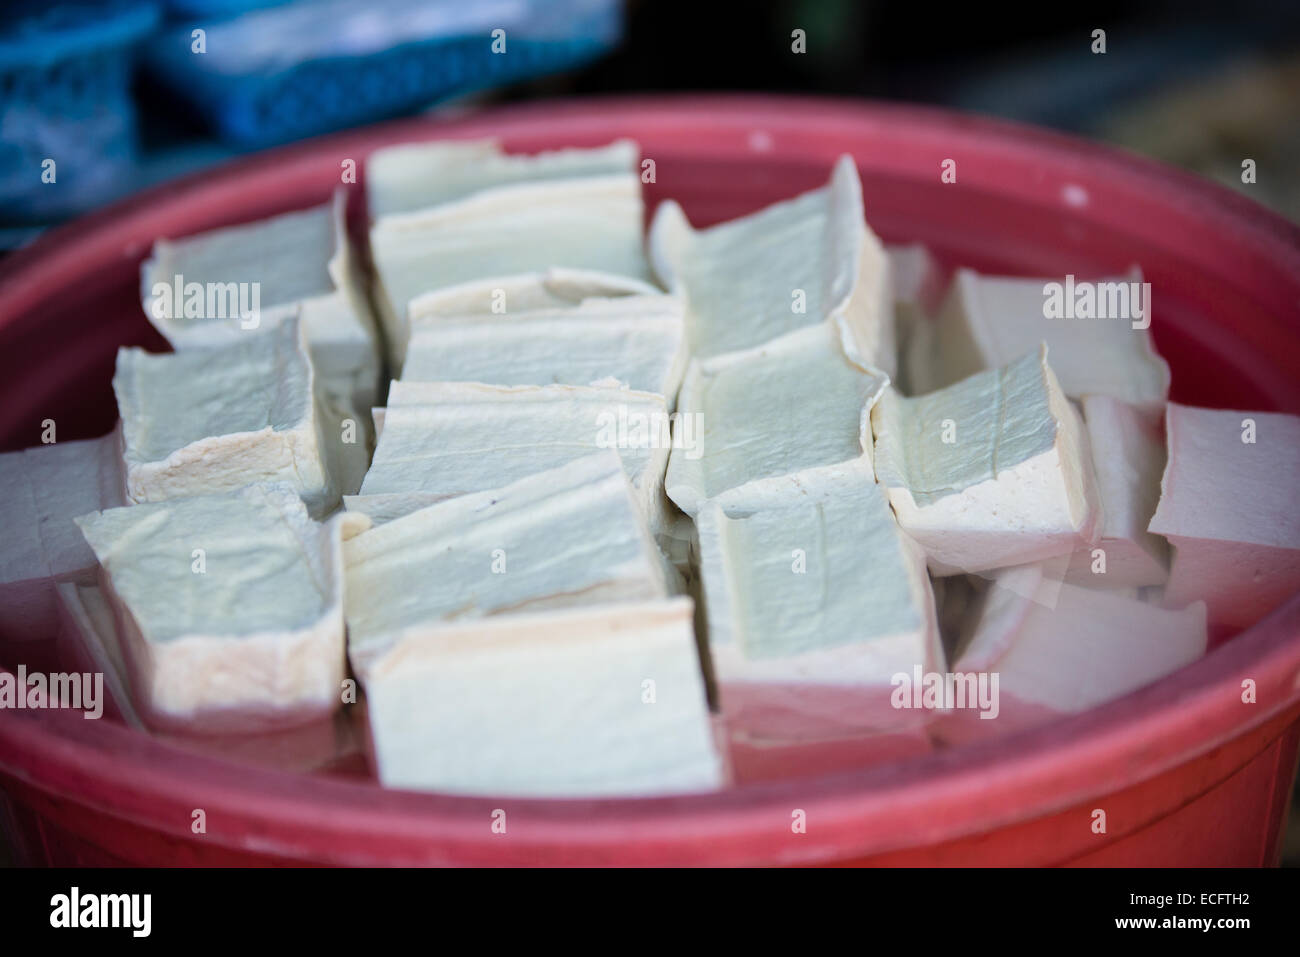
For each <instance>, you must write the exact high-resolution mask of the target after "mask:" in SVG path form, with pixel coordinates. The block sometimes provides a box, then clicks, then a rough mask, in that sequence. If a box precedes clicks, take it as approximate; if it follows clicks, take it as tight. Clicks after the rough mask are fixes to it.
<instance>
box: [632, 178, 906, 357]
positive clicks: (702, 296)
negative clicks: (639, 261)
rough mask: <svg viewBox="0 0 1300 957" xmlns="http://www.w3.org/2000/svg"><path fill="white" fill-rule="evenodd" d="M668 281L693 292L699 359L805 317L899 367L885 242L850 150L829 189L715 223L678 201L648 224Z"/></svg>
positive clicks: (693, 346)
mask: <svg viewBox="0 0 1300 957" xmlns="http://www.w3.org/2000/svg"><path fill="white" fill-rule="evenodd" d="M650 256H651V261H652V262H653V263H654V268H655V271H656V272H657V274H658V275H659V278H660V280H661V281H662V282H663V283H664V284H665V286H666V287H667V288H668V289H669V290H670V291H672V292H675V293H678V294H680V295H682V296H683V297H684V298H685V299H686V301H687V320H686V322H687V339H688V342H689V343H690V351H691V354H692V355H693V356H695V357H696V358H697V359H708V358H711V357H713V356H717V355H720V354H722V353H725V352H735V351H738V350H743V349H750V348H753V347H755V346H758V345H762V344H763V343H765V342H769V341H771V340H772V339H776V338H778V337H780V336H783V335H785V334H786V333H789V332H793V331H795V330H796V329H801V328H803V327H804V326H809V325H816V324H818V323H821V322H827V321H829V322H831V323H833V324H836V325H841V326H843V328H844V329H845V330H846V331H847V335H848V338H849V340H850V341H851V342H852V345H853V348H854V350H855V353H856V356H855V357H856V358H857V359H858V360H859V361H861V362H863V363H869V364H871V365H873V366H876V367H878V368H881V369H884V370H885V371H886V372H891V371H892V370H893V367H894V356H895V344H894V310H893V294H892V293H891V291H890V288H889V274H888V260H887V258H886V256H885V249H884V246H882V245H881V243H880V240H879V239H877V238H876V236H875V234H874V233H872V232H871V230H870V229H869V228H868V227H867V224H866V221H865V220H864V218H863V212H862V183H861V181H860V180H859V179H858V170H857V166H856V165H855V164H854V162H853V158H852V157H851V156H847V155H846V156H842V157H840V159H839V161H838V162H837V163H836V164H835V168H834V171H833V172H832V174H831V179H830V183H829V184H828V185H826V186H824V187H822V188H821V189H817V190H813V191H812V192H809V193H804V194H803V195H801V196H797V197H795V198H794V199H790V200H785V201H784V202H780V203H776V204H774V205H772V206H768V207H767V208H766V209H763V210H760V211H759V212H757V213H754V214H752V215H749V216H744V217H742V218H740V219H735V220H731V221H730V222H726V223H721V224H719V225H717V226H712V227H710V228H708V229H699V230H697V229H695V228H693V227H692V226H691V224H690V223H689V222H688V221H687V219H686V215H685V213H683V212H682V208H681V207H680V206H679V205H677V203H675V202H673V201H672V200H668V201H666V202H664V203H662V204H661V205H660V206H659V208H658V210H657V211H656V212H655V217H654V222H653V223H652V224H651V227H650Z"/></svg>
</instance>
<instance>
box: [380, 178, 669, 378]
mask: <svg viewBox="0 0 1300 957" xmlns="http://www.w3.org/2000/svg"><path fill="white" fill-rule="evenodd" d="M642 215H643V207H642V202H641V181H640V179H639V178H638V177H636V176H634V175H632V174H626V175H616V176H600V177H586V178H583V179H572V180H555V181H551V182H542V183H525V184H519V185H512V186H502V187H499V188H497V189H491V190H487V191H484V192H482V193H479V194H477V195H475V196H471V197H470V198H468V199H463V200H459V201H457V202H453V203H447V204H445V205H442V206H438V207H435V208H433V209H428V210H422V211H420V212H416V213H403V214H397V215H393V216H386V217H384V218H383V219H381V220H379V221H378V222H377V223H376V224H375V225H374V227H373V228H372V229H371V232H370V249H371V253H372V255H373V258H374V263H375V270H376V272H377V274H378V279H379V282H378V288H377V289H376V304H377V305H378V307H379V310H380V316H381V319H382V321H383V324H384V330H385V334H386V338H387V340H388V345H389V350H390V356H389V358H390V362H391V364H392V367H393V368H394V369H395V370H396V369H400V368H401V366H402V362H403V361H404V359H405V356H406V341H407V337H408V335H409V328H408V307H409V306H410V304H411V302H412V301H413V300H415V299H416V298H418V297H419V296H421V295H423V294H424V293H427V292H430V291H433V290H437V289H446V288H450V287H455V286H459V285H462V284H472V285H473V286H477V287H482V286H483V285H484V284H485V283H486V282H488V281H491V280H494V279H504V278H505V277H508V276H512V275H515V274H518V273H537V272H540V271H543V270H546V269H550V268H553V267H560V268H566V269H581V270H590V271H594V272H603V273H611V274H613V275H616V276H627V277H629V278H631V279H635V280H639V281H641V282H645V281H648V280H649V279H650V267H649V264H648V262H647V261H646V258H645V251H644V248H643V238H642V226H641V221H642Z"/></svg>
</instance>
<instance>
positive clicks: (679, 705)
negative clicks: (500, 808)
mask: <svg viewBox="0 0 1300 957" xmlns="http://www.w3.org/2000/svg"><path fill="white" fill-rule="evenodd" d="M691 618H692V607H691V602H690V600H689V599H686V598H678V599H672V600H661V601H657V602H648V603H628V604H619V605H603V606H594V607H575V608H565V609H557V610H551V611H547V612H539V613H532V614H516V615H508V616H494V617H491V618H484V619H479V620H477V621H472V622H451V623H447V624H445V625H442V626H440V627H429V628H425V629H412V630H411V631H410V633H409V634H408V636H407V637H406V639H405V640H404V641H403V642H402V644H401V645H400V646H399V647H397V648H395V649H394V650H393V651H392V652H390V653H389V654H387V655H386V656H384V657H383V658H382V659H380V660H379V661H377V662H375V663H374V664H373V665H372V666H371V667H370V669H369V670H368V672H367V676H366V700H367V704H368V708H369V717H370V727H371V737H372V741H373V748H374V755H375V762H376V764H377V765H378V768H377V770H378V775H379V779H380V780H381V781H382V782H383V783H384V784H385V785H387V786H389V787H401V788H414V789H424V790H432V791H441V792H444V793H452V794H500V795H505V796H514V797H525V796H526V797H597V796H602V797H614V796H622V797H634V796H647V795H660V794H673V793H681V792H698V791H709V790H715V789H717V788H719V787H721V786H722V785H723V784H724V783H725V781H726V773H725V767H724V764H723V759H722V757H721V755H720V752H719V749H718V747H717V744H716V742H715V739H714V733H713V728H712V724H711V722H710V719H709V711H708V704H707V701H706V698H705V689H704V680H703V678H702V676H701V674H700V668H699V662H698V658H697V654H696V647H695V636H694V634H693V632H692V630H691Z"/></svg>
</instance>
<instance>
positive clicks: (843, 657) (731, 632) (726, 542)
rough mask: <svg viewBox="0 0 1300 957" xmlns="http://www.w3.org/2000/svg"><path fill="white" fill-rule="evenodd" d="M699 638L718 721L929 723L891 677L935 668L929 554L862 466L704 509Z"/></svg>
mask: <svg viewBox="0 0 1300 957" xmlns="http://www.w3.org/2000/svg"><path fill="white" fill-rule="evenodd" d="M697 521H698V525H699V535H700V567H701V572H702V578H703V582H704V605H705V608H706V609H707V612H708V643H709V650H710V653H711V655H712V660H713V670H714V674H715V676H716V680H717V682H718V690H719V696H720V700H721V705H722V711H723V714H724V716H725V717H726V720H727V723H728V726H729V727H730V728H731V729H732V731H733V732H735V731H738V730H739V731H743V732H744V734H746V735H747V736H749V737H751V738H765V739H768V740H769V741H773V740H781V739H785V740H798V739H812V738H828V737H833V736H836V735H843V734H847V733H851V732H854V731H861V730H864V729H872V730H903V729H906V728H907V727H908V726H917V725H919V724H921V723H923V722H924V721H925V720H927V716H926V715H924V714H918V713H916V712H914V711H905V710H900V709H896V708H894V707H893V705H892V704H891V700H890V698H891V693H892V691H893V686H892V684H891V682H892V679H893V677H894V675H896V674H899V673H903V674H907V675H909V676H910V675H911V674H912V672H913V669H914V668H916V667H920V668H921V670H922V671H923V672H933V671H941V670H942V669H943V662H944V656H943V649H942V646H941V645H940V639H939V629H938V624H937V621H936V616H935V607H934V596H933V593H932V592H931V589H930V580H929V577H928V576H927V575H926V570H925V556H924V554H922V552H921V550H920V548H919V547H918V546H917V545H916V544H915V543H914V542H912V541H911V540H909V539H908V538H907V537H906V536H905V535H903V533H902V532H901V530H900V529H899V528H898V525H897V523H895V521H894V517H893V515H892V513H891V512H890V510H889V501H888V499H887V497H886V494H885V490H884V489H883V488H882V487H881V486H879V485H877V484H875V482H873V481H872V479H871V477H870V475H864V474H862V473H857V474H851V473H846V474H844V475H840V476H822V477H819V478H818V479H810V480H808V481H807V482H805V483H802V484H801V485H800V486H798V487H796V488H792V489H790V490H788V491H787V494H786V495H785V497H784V502H782V503H780V504H777V503H775V502H773V503H768V504H765V505H762V506H759V507H757V508H753V509H745V510H730V509H727V508H726V507H724V506H722V505H720V504H718V503H717V502H712V503H709V504H707V505H706V506H705V507H704V508H703V509H702V510H701V512H700V514H699V518H698V520H697Z"/></svg>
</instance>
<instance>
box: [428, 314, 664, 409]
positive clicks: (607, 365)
mask: <svg viewBox="0 0 1300 957" xmlns="http://www.w3.org/2000/svg"><path fill="white" fill-rule="evenodd" d="M686 359H687V356H686V352H685V340H684V338H683V320H682V303H681V300H679V299H677V298H675V297H673V296H664V295H657V296H625V297H620V298H616V299H586V300H584V301H583V302H581V303H580V304H578V305H576V306H573V307H570V308H563V309H542V310H536V311H533V312H516V313H511V314H509V315H491V314H489V315H477V316H466V317H463V318H459V319H450V318H448V319H440V320H438V321H436V322H417V323H414V324H413V329H412V336H411V341H410V345H409V346H408V348H407V352H406V364H405V365H404V366H403V367H402V379H403V380H404V381H423V382H482V383H486V384H490V385H504V386H513V385H595V384H597V383H602V384H618V385H622V386H624V387H626V388H629V389H633V390H636V391H640V392H657V393H659V394H660V395H663V396H664V397H665V398H666V399H667V400H668V401H669V402H670V403H671V402H672V401H674V400H675V398H676V395H677V388H678V386H679V385H680V384H681V378H682V373H683V372H684V371H685V366H686Z"/></svg>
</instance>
